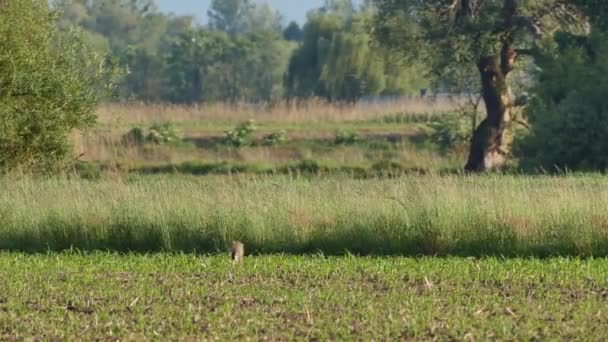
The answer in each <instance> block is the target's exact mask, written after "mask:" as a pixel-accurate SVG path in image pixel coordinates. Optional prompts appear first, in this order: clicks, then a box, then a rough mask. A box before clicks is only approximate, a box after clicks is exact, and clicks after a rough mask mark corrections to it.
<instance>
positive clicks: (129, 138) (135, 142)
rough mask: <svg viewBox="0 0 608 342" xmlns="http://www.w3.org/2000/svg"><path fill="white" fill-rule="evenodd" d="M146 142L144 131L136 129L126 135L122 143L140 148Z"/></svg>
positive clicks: (122, 138)
mask: <svg viewBox="0 0 608 342" xmlns="http://www.w3.org/2000/svg"><path fill="white" fill-rule="evenodd" d="M145 140H146V137H145V134H144V131H143V129H141V128H139V127H135V128H132V129H130V130H129V131H128V132H127V133H125V134H124V135H123V136H122V137H121V139H120V141H121V143H122V144H123V145H125V146H140V145H142V144H143V143H144V142H145Z"/></svg>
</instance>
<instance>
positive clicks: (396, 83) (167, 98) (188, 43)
mask: <svg viewBox="0 0 608 342" xmlns="http://www.w3.org/2000/svg"><path fill="white" fill-rule="evenodd" d="M53 6H54V8H55V9H57V10H58V11H59V15H60V18H59V22H60V25H62V26H63V27H66V28H67V27H70V26H73V25H74V24H75V25H77V26H79V27H82V29H83V30H84V31H85V34H86V36H87V37H88V41H89V43H90V44H91V45H92V46H93V47H94V48H95V50H96V51H98V52H99V53H101V54H108V55H109V56H112V57H113V58H115V59H116V60H117V61H118V62H119V63H120V65H122V66H123V68H124V69H125V71H126V72H125V74H124V76H123V78H122V79H121V80H120V84H119V87H118V90H117V94H116V99H118V100H124V99H136V100H141V101H149V102H173V103H198V102H206V101H251V102H258V101H264V102H273V101H277V100H281V99H283V98H305V97H313V96H314V97H322V98H326V99H329V100H341V101H352V100H356V99H358V98H360V97H362V96H370V95H371V96H374V95H387V94H390V95H399V94H408V93H409V94H412V93H417V92H418V91H419V89H420V88H424V87H426V83H427V82H426V80H425V78H424V74H425V73H424V72H423V70H422V66H421V65H404V62H403V61H400V60H399V59H397V58H395V57H393V56H391V55H390V54H389V53H388V52H387V51H386V49H384V48H382V47H380V46H377V45H375V44H373V42H372V39H371V36H370V33H369V31H370V30H369V28H370V26H371V21H372V18H373V11H372V5H370V4H368V3H367V2H366V4H363V5H361V6H360V7H359V8H355V6H354V5H353V4H352V1H351V0H329V1H326V3H325V5H324V6H323V7H321V8H318V9H316V10H312V11H311V12H310V13H309V14H308V18H307V22H306V23H305V24H304V25H303V26H302V27H301V26H300V25H299V24H298V23H296V22H291V23H289V24H288V25H286V26H285V25H284V24H285V22H284V20H283V18H282V16H281V14H280V13H278V12H276V11H274V10H272V9H271V8H270V7H269V6H268V5H256V4H254V3H253V1H251V0H214V1H212V4H211V7H210V9H209V11H208V13H207V14H208V23H207V24H206V25H202V24H200V23H197V22H196V20H195V18H194V17H192V16H176V15H174V14H166V13H163V12H160V11H159V10H158V9H157V7H156V6H155V4H154V0H54V1H53Z"/></svg>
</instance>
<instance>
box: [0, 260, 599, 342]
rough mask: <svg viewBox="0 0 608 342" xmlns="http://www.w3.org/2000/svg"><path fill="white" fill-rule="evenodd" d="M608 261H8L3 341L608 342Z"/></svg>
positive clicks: (1, 302)
mask: <svg viewBox="0 0 608 342" xmlns="http://www.w3.org/2000/svg"><path fill="white" fill-rule="evenodd" d="M607 273H608V263H607V262H606V260H600V259H597V260H594V259H588V260H578V259H550V260H544V261H541V260H522V259H512V260H505V259H494V258H490V259H480V260H476V259H462V258H448V259H442V258H438V259H437V258H422V259H409V258H355V257H340V258H335V257H323V256H321V255H316V256H310V257H289V256H279V255H277V256H265V257H250V258H248V259H246V262H245V264H243V265H239V266H237V267H233V266H232V265H231V264H230V262H229V260H228V257H227V256H216V257H204V256H198V257H197V256H194V255H166V254H160V255H147V256H146V255H139V256H137V255H131V256H118V255H114V254H92V255H79V254H50V255H23V254H0V339H2V340H21V339H26V340H28V339H35V340H53V339H58V340H66V339H68V340H73V339H82V340H99V339H102V340H106V339H107V340H143V339H153V340H221V341H226V340H243V339H249V340H274V341H277V340H353V339H354V340H403V339H414V340H431V339H438V340H547V339H549V340H603V339H604V338H605V336H606V331H607V330H608V316H607V314H608V313H607V312H606V307H607V306H606V305H607V300H608V299H607V298H608V282H607V280H606V274H607Z"/></svg>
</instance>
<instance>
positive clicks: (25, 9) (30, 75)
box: [0, 0, 114, 171]
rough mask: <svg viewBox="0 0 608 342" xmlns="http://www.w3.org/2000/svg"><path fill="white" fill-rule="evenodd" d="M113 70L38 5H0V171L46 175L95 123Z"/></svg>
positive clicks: (77, 33)
mask: <svg viewBox="0 0 608 342" xmlns="http://www.w3.org/2000/svg"><path fill="white" fill-rule="evenodd" d="M113 75H114V73H113V68H109V67H108V64H107V61H106V60H105V59H104V58H103V57H102V56H100V55H99V54H97V53H95V52H94V51H93V49H92V48H91V46H90V45H89V44H87V42H86V37H85V35H84V34H83V32H82V31H81V30H78V29H74V28H71V27H64V28H63V29H61V28H60V26H59V25H57V16H56V15H55V13H53V12H52V11H51V10H50V8H49V4H48V2H47V1H46V0H20V1H0V169H1V170H2V171H7V170H10V169H13V168H17V167H21V168H24V169H29V170H33V171H51V170H53V169H55V168H57V167H58V166H61V164H62V162H64V161H66V159H67V158H69V157H70V154H71V148H70V144H69V142H68V141H69V139H68V136H69V134H70V133H71V132H72V131H74V130H75V129H86V128H87V127H90V126H91V125H92V124H93V123H94V122H95V115H94V110H95V108H96V105H97V103H98V101H99V99H100V96H101V95H102V94H103V93H105V91H108V90H111V88H112V83H111V80H112V79H113Z"/></svg>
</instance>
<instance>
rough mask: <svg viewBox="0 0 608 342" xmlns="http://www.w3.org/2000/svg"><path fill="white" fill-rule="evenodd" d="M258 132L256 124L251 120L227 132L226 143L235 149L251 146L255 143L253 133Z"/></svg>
mask: <svg viewBox="0 0 608 342" xmlns="http://www.w3.org/2000/svg"><path fill="white" fill-rule="evenodd" d="M256 130H257V127H256V125H255V122H254V121H253V120H249V121H247V122H243V123H241V124H239V125H238V126H237V127H236V128H235V129H233V130H231V131H228V132H226V135H225V136H224V143H226V144H228V145H232V146H234V147H242V146H248V145H251V144H252V142H253V132H255V131H256Z"/></svg>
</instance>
